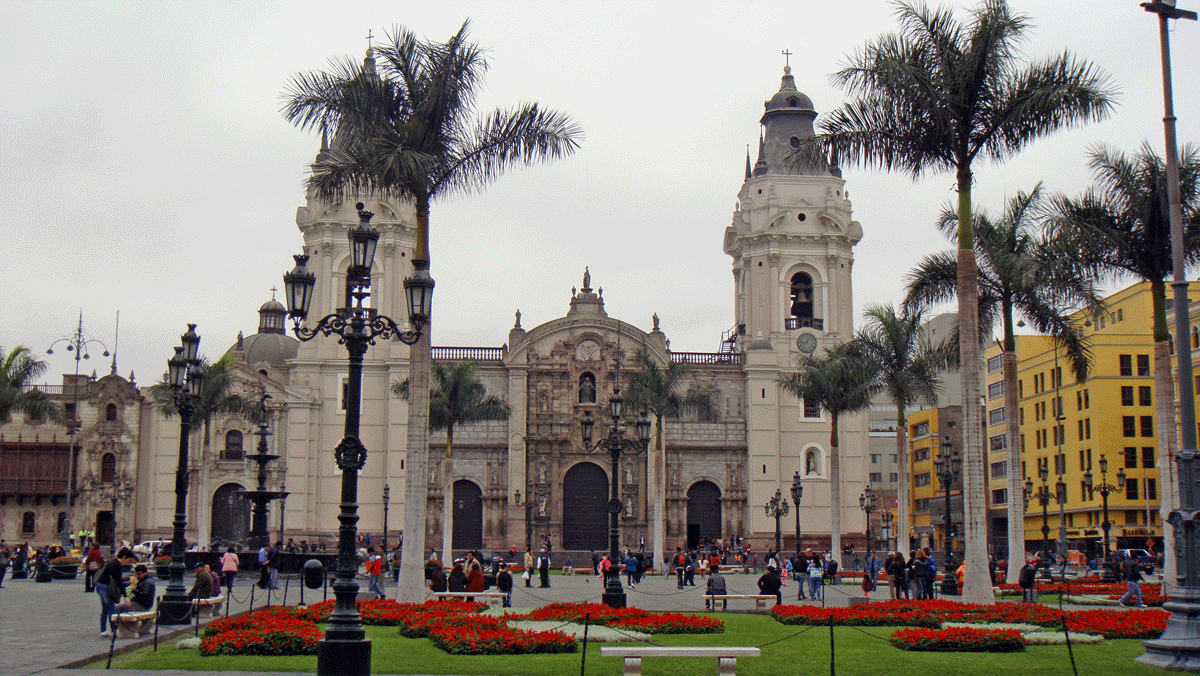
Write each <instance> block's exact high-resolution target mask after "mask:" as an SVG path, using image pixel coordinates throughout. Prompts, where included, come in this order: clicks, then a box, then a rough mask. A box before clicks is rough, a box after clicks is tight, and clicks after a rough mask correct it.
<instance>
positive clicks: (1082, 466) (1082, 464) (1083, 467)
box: [1079, 451, 1087, 472]
mask: <svg viewBox="0 0 1200 676" xmlns="http://www.w3.org/2000/svg"><path fill="white" fill-rule="evenodd" d="M1079 471H1080V472H1084V471H1087V462H1086V461H1085V460H1084V457H1083V451H1080V452H1079Z"/></svg>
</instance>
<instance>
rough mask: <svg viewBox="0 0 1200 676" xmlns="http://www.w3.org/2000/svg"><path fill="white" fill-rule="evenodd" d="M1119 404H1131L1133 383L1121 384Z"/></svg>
mask: <svg viewBox="0 0 1200 676" xmlns="http://www.w3.org/2000/svg"><path fill="white" fill-rule="evenodd" d="M1121 405H1122V406H1133V385H1122V386H1121Z"/></svg>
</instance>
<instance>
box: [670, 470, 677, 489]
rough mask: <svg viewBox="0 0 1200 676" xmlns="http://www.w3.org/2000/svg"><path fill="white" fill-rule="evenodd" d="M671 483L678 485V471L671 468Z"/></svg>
mask: <svg viewBox="0 0 1200 676" xmlns="http://www.w3.org/2000/svg"><path fill="white" fill-rule="evenodd" d="M671 485H672V486H678V485H679V472H677V471H675V470H671Z"/></svg>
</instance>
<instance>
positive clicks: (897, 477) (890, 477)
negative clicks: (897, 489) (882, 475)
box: [888, 472, 900, 483]
mask: <svg viewBox="0 0 1200 676" xmlns="http://www.w3.org/2000/svg"><path fill="white" fill-rule="evenodd" d="M899 480H900V475H899V474H897V473H895V472H892V473H891V474H889V475H888V481H890V482H892V483H896V482H897V481H899Z"/></svg>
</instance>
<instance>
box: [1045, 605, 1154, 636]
mask: <svg viewBox="0 0 1200 676" xmlns="http://www.w3.org/2000/svg"><path fill="white" fill-rule="evenodd" d="M1169 616H1170V613H1168V612H1167V611H1165V610H1158V609H1153V610H1122V611H1117V612H1114V611H1112V610H1107V609H1099V608H1098V609H1096V610H1076V611H1074V612H1071V613H1067V628H1068V629H1070V630H1071V631H1080V632H1085V633H1088V634H1103V636H1104V638H1143V639H1146V638H1158V636H1159V634H1162V633H1163V629H1166V627H1167V617H1169Z"/></svg>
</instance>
